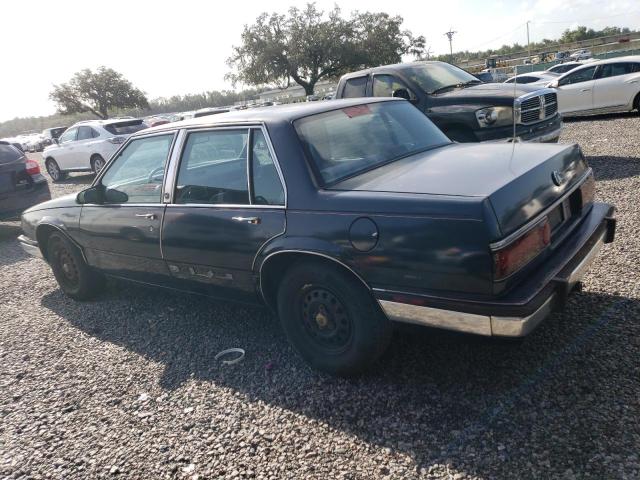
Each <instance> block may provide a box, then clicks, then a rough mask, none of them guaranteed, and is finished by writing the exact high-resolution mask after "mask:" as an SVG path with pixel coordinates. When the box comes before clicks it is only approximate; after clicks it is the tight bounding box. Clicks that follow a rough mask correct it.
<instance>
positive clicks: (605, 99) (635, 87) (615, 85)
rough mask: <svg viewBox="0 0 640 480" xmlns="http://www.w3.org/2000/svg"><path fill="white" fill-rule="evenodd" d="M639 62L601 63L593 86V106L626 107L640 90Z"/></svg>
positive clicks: (606, 107) (600, 107)
mask: <svg viewBox="0 0 640 480" xmlns="http://www.w3.org/2000/svg"><path fill="white" fill-rule="evenodd" d="M637 66H638V64H636V63H632V62H616V63H608V64H606V65H601V66H600V68H599V69H598V71H597V72H596V78H595V80H594V86H593V106H594V108H597V109H612V110H613V109H620V108H624V107H626V106H627V105H628V104H629V103H630V102H631V101H632V100H633V97H634V96H635V94H636V93H638V91H640V72H639V71H638V68H637Z"/></svg>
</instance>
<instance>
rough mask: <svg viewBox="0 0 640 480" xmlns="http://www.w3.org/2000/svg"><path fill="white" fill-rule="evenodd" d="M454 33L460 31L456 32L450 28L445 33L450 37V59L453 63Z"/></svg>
mask: <svg viewBox="0 0 640 480" xmlns="http://www.w3.org/2000/svg"><path fill="white" fill-rule="evenodd" d="M454 33H458V32H454V31H453V30H451V29H449V31H448V32H447V33H445V35H446V36H447V38H449V60H450V61H451V63H453V43H452V42H453V34H454Z"/></svg>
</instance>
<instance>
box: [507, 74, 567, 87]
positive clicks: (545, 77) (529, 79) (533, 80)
mask: <svg viewBox="0 0 640 480" xmlns="http://www.w3.org/2000/svg"><path fill="white" fill-rule="evenodd" d="M557 76H558V74H557V73H550V72H530V73H521V74H519V75H515V76H513V77H511V78H510V79H508V80H505V81H504V83H514V82H515V83H517V84H518V85H521V84H529V85H536V84H539V85H542V86H544V85H546V84H547V83H549V82H550V81H551V80H553V79H554V78H556V77H557Z"/></svg>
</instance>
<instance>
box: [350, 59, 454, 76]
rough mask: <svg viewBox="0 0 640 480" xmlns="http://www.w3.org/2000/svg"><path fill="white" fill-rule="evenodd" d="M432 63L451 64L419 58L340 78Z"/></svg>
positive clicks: (367, 69)
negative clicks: (414, 60)
mask: <svg viewBox="0 0 640 480" xmlns="http://www.w3.org/2000/svg"><path fill="white" fill-rule="evenodd" d="M434 64H447V65H451V64H450V63H447V62H440V61H437V60H421V61H419V62H404V63H393V64H391V65H380V66H379V67H371V68H365V69H364V70H358V71H357V72H351V73H347V74H345V75H343V76H342V78H353V77H360V76H362V75H365V74H368V73H373V72H378V71H380V70H403V69H405V68H409V67H416V66H420V65H434ZM453 66H454V67H455V66H456V65H453ZM458 68H459V67H458Z"/></svg>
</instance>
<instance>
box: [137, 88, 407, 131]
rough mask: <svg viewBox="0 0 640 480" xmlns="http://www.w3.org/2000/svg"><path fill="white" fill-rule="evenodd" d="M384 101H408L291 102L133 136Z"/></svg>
mask: <svg viewBox="0 0 640 480" xmlns="http://www.w3.org/2000/svg"><path fill="white" fill-rule="evenodd" d="M380 102H406V100H403V99H400V98H382V97H372V98H349V99H344V100H322V101H318V102H304V103H288V104H284V105H272V106H268V107H260V108H249V109H246V110H233V111H230V112H227V113H221V114H219V115H211V116H204V117H197V118H189V119H187V120H182V121H180V122H174V123H168V124H165V125H158V126H157V127H151V128H146V129H144V130H140V131H139V132H137V133H134V134H133V136H141V135H146V134H148V133H151V132H160V131H166V130H177V129H181V128H189V127H207V126H216V125H227V124H248V123H268V122H293V121H294V120H297V119H298V118H302V117H307V116H309V115H316V114H319V113H324V112H330V111H332V110H338V109H340V108H346V107H352V106H356V105H364V104H368V103H380Z"/></svg>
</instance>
